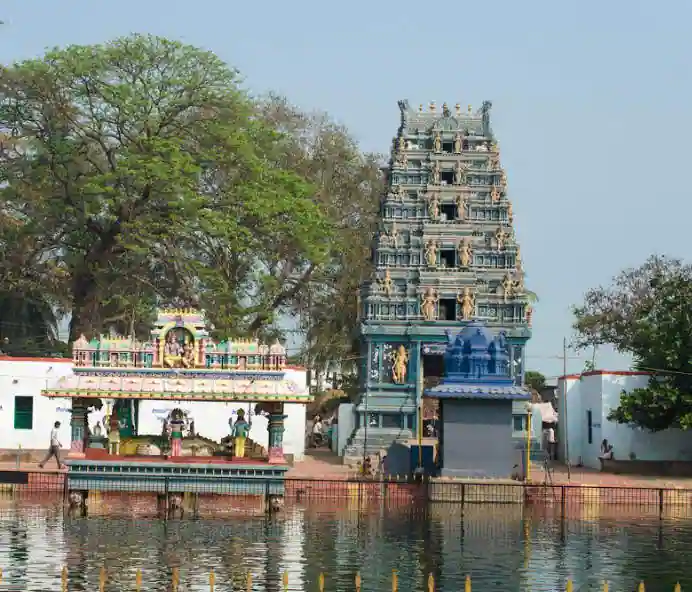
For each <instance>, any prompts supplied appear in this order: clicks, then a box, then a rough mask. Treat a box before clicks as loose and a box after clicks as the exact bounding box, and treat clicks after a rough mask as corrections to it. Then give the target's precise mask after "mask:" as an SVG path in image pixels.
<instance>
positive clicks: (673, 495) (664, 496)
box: [0, 471, 692, 516]
mask: <svg viewBox="0 0 692 592" xmlns="http://www.w3.org/2000/svg"><path fill="white" fill-rule="evenodd" d="M212 483H213V486H212ZM68 488H70V486H69V485H68V482H67V479H66V475H65V473H57V472H56V473H49V472H38V471H34V472H32V471H0V499H1V498H3V497H5V498H6V497H12V498H26V499H34V500H39V499H52V500H55V499H58V500H59V499H61V498H64V499H67V497H68V495H69V491H68ZM80 489H82V490H84V491H89V495H90V496H91V497H92V498H93V499H96V498H97V497H99V496H100V499H117V498H118V497H126V498H132V497H135V496H139V497H142V498H146V497H147V496H149V497H153V498H156V496H157V495H158V496H161V494H181V495H185V496H187V497H190V496H193V497H195V498H200V499H203V498H209V499H206V503H207V505H213V503H212V502H214V503H217V504H220V505H222V504H223V503H224V500H225V501H226V502H228V500H229V499H230V498H238V499H246V501H247V500H252V499H260V500H261V499H262V498H263V497H269V496H270V495H276V494H277V493H278V494H279V495H280V496H282V497H283V499H284V502H285V503H286V504H291V503H298V504H301V503H321V504H330V503H332V502H333V503H337V504H339V505H341V506H343V505H347V506H360V505H369V504H380V503H387V504H390V505H408V506H410V505H426V504H456V505H462V506H463V505H468V504H525V505H535V506H542V507H546V508H550V509H552V510H553V511H559V512H561V513H563V514H567V513H569V512H570V511H571V510H574V509H579V510H580V511H581V512H582V513H584V512H587V511H589V510H591V511H595V510H597V509H599V508H604V507H608V506H613V507H615V506H617V507H620V508H624V507H630V508H636V509H639V510H641V511H644V512H645V513H646V514H654V515H660V516H665V515H668V514H671V515H676V516H680V515H685V513H686V512H689V513H690V514H691V515H692V489H669V488H661V487H612V486H611V487H608V486H585V485H553V484H532V483H521V482H516V483H506V482H505V483H498V482H492V481H488V482H465V481H445V480H436V479H430V480H425V481H414V480H367V479H344V480H336V479H335V480H329V479H292V478H288V479H285V480H283V479H281V480H273V481H272V480H262V481H261V482H260V483H258V480H257V479H253V478H250V477H248V478H247V479H243V478H238V479H236V478H234V479H232V480H229V481H228V483H227V484H226V483H223V482H221V483H220V482H219V480H218V479H217V480H213V481H212V480H209V479H199V480H189V479H188V480H186V481H184V482H181V481H178V480H177V479H176V478H175V477H170V476H160V477H157V476H156V475H147V476H146V477H145V478H141V479H137V480H132V481H123V482H119V483H117V484H113V483H110V484H109V483H108V482H107V481H104V480H103V479H101V478H98V477H94V479H93V480H91V479H90V478H88V479H86V481H85V480H83V479H82V480H81V485H80ZM263 494H266V495H264V496H263Z"/></svg>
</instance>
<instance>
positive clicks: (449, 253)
mask: <svg viewBox="0 0 692 592" xmlns="http://www.w3.org/2000/svg"><path fill="white" fill-rule="evenodd" d="M455 265H456V251H455V250H454V249H442V250H441V251H440V266H441V267H454V266H455Z"/></svg>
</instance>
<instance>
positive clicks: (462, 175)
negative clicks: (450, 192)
mask: <svg viewBox="0 0 692 592" xmlns="http://www.w3.org/2000/svg"><path fill="white" fill-rule="evenodd" d="M468 168H469V167H468V165H467V164H466V163H464V162H462V161H459V162H457V166H456V170H455V172H454V183H455V184H457V185H465V184H466V171H467V170H468Z"/></svg>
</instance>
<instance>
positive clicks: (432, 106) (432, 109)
mask: <svg viewBox="0 0 692 592" xmlns="http://www.w3.org/2000/svg"><path fill="white" fill-rule="evenodd" d="M429 107H430V112H431V113H435V110H436V109H437V107H436V106H435V101H430V106H429Z"/></svg>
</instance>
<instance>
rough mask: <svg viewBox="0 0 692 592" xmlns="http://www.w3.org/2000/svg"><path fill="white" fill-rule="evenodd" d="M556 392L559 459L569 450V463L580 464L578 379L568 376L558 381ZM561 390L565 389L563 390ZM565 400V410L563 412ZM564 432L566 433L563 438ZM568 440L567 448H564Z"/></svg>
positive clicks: (580, 438)
mask: <svg viewBox="0 0 692 592" xmlns="http://www.w3.org/2000/svg"><path fill="white" fill-rule="evenodd" d="M557 386H558V392H557V416H558V419H559V421H558V424H557V438H558V447H559V449H560V458H561V459H565V458H566V457H567V454H566V450H565V449H566V448H569V461H570V463H571V464H572V465H578V464H579V463H580V462H581V460H580V459H581V441H582V435H581V431H582V424H583V422H582V421H581V419H580V418H581V411H582V408H581V401H580V400H579V378H576V377H574V376H568V377H567V380H566V384H565V380H564V379H563V378H560V379H559V380H558V385H557ZM563 389H566V391H565V390H563ZM565 400H566V402H567V410H566V411H565ZM565 432H567V434H566V436H565ZM568 439H569V446H566V444H567V442H568Z"/></svg>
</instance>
